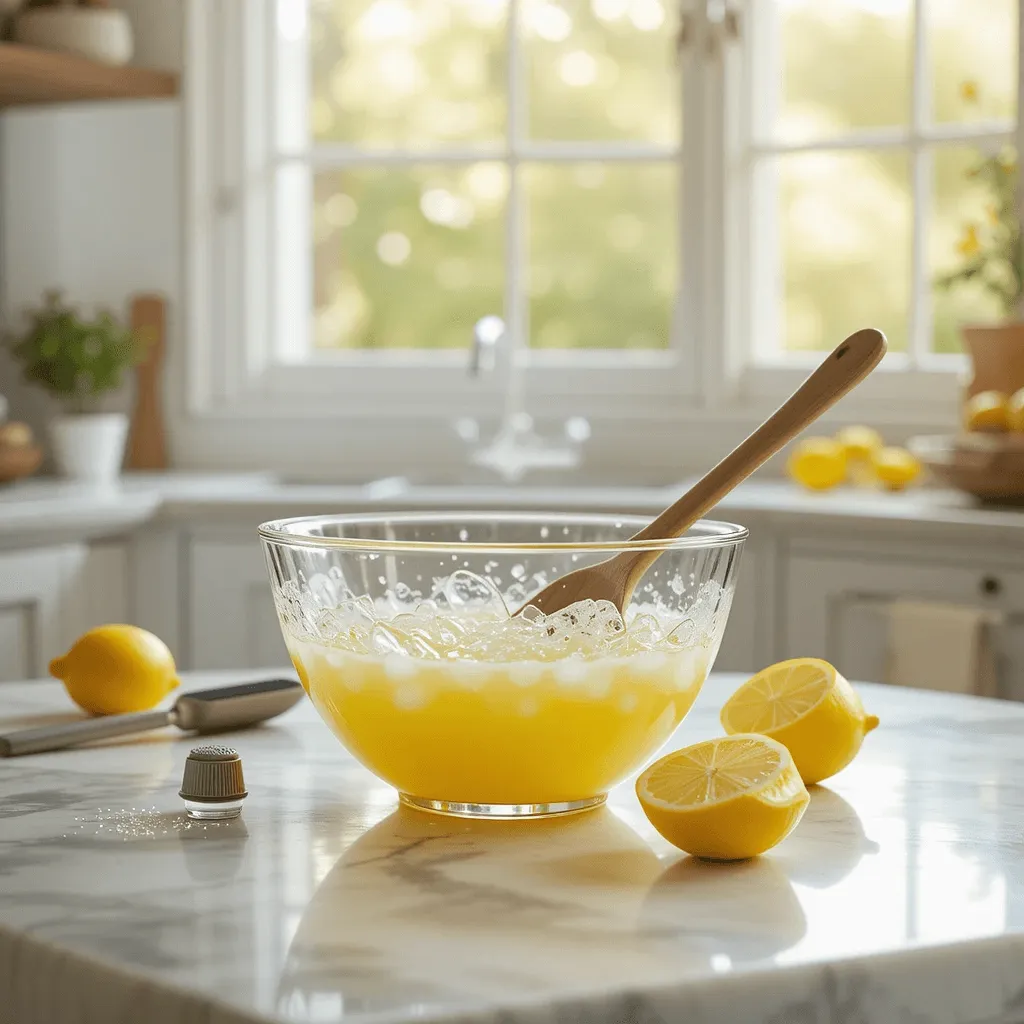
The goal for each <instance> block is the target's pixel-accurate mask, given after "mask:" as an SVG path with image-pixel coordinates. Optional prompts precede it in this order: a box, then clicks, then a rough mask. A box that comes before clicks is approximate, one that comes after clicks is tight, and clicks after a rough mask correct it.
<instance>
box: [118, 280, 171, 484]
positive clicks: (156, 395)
mask: <svg viewBox="0 0 1024 1024" xmlns="http://www.w3.org/2000/svg"><path fill="white" fill-rule="evenodd" d="M131 328H132V331H133V332H134V333H135V335H136V337H138V338H139V339H140V340H141V341H142V343H143V344H144V345H145V355H144V357H143V361H142V362H141V363H140V364H139V365H138V367H137V368H136V371H135V409H134V411H133V412H132V422H131V433H130V434H129V440H128V460H127V467H128V469H148V470H154V469H166V468H167V443H166V438H165V435H164V416H163V404H162V398H161V383H162V376H163V366H164V356H165V354H166V353H165V349H166V335H167V304H166V303H165V302H164V299H163V297H162V296H160V295H137V296H135V298H134V299H132V305H131Z"/></svg>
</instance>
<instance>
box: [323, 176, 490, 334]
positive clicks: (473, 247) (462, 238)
mask: <svg viewBox="0 0 1024 1024" xmlns="http://www.w3.org/2000/svg"><path fill="white" fill-rule="evenodd" d="M507 191H508V172H507V170H506V168H505V167H504V165H502V164H494V163H480V164H473V165H470V166H467V167H422V166H421V167H415V168H409V169H404V168H403V169H376V168H374V169H360V170H350V171H344V172H331V173H328V174H321V175H319V176H318V177H317V179H316V185H315V191H314V214H313V229H314V237H315V244H316V258H315V271H314V278H315V283H314V288H315V295H314V303H315V333H314V338H315V344H316V346H317V347H318V348H321V349H332V348H350V349H351V348H356V349H381V348H389V349H424V348H462V347H468V346H469V343H470V337H471V334H472V329H473V324H474V323H475V322H476V321H477V320H478V319H479V318H480V317H481V316H484V315H486V314H488V313H498V314H500V313H501V311H502V308H503V303H504V287H505V272H504V264H503V246H504V234H505V230H504V223H505V222H504V208H505V197H506V193H507Z"/></svg>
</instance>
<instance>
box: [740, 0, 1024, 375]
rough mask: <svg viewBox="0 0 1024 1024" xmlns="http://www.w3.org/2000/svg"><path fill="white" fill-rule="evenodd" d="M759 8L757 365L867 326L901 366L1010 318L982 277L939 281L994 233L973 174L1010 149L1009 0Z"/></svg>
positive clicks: (813, 0)
mask: <svg viewBox="0 0 1024 1024" xmlns="http://www.w3.org/2000/svg"><path fill="white" fill-rule="evenodd" d="M752 12H753V15H754V18H755V21H754V24H753V25H752V31H751V33H750V68H751V78H750V85H751V86H752V104H751V122H750V123H751V129H752V131H751V146H750V174H751V178H750V184H749V186H748V187H749V190H750V195H751V197H752V198H751V204H752V205H751V210H752V231H751V242H752V244H751V249H750V251H751V253H752V267H751V274H752V279H753V281H754V295H755V296H756V297H757V299H758V300H759V303H760V305H759V308H758V314H757V319H758V321H759V322H760V323H761V324H763V325H768V329H767V330H764V331H762V332H761V333H760V334H759V337H758V338H757V339H756V341H755V345H756V347H755V349H754V357H755V359H757V360H759V361H763V362H772V361H776V362H777V361H779V360H785V359H786V358H787V357H788V356H791V355H792V354H794V353H800V352H806V351H815V350H822V349H829V348H831V347H832V346H833V345H834V344H835V339H836V338H837V337H840V336H841V335H842V334H843V333H845V332H846V331H847V330H848V329H849V328H850V327H851V326H852V325H855V324H857V323H860V322H871V323H873V324H875V325H877V326H879V327H881V328H882V329H883V330H884V331H885V332H886V334H887V336H888V338H889V344H890V350H891V351H893V352H895V353H898V354H900V355H901V356H902V357H903V358H902V359H901V360H900V361H899V363H898V365H905V366H907V367H928V366H932V367H940V368H941V366H942V365H943V360H942V358H941V357H942V356H944V355H948V354H950V353H956V352H958V351H959V341H958V337H957V325H958V324H959V323H961V322H964V321H965V320H966V321H974V322H978V321H984V320H992V319H995V318H998V317H999V316H1000V315H1004V314H1003V312H1002V310H1001V308H1000V304H999V302H998V301H997V299H996V297H995V296H994V294H993V293H992V292H991V291H989V290H986V289H985V288H983V287H981V286H980V285H978V284H974V285H969V286H967V287H959V288H956V289H952V290H947V289H942V288H939V287H937V286H936V284H935V282H936V281H937V279H939V278H940V277H941V276H942V275H943V274H944V273H948V272H949V271H950V270H952V269H954V268H955V266H956V264H957V262H958V261H959V260H960V259H961V257H962V255H963V254H962V253H958V247H959V249H961V250H963V249H965V248H967V249H969V248H970V246H971V244H972V238H973V235H972V232H978V231H980V232H987V231H991V230H992V229H993V226H992V223H991V221H992V219H993V217H994V216H995V215H996V213H997V210H996V205H997V203H998V200H999V196H998V195H997V194H996V193H995V192H994V190H992V189H991V188H990V187H989V185H988V182H987V181H986V180H985V179H984V178H983V177H980V176H977V175H976V174H975V169H976V168H977V167H978V166H979V165H980V164H981V163H982V161H983V160H984V159H985V157H986V156H988V155H991V154H999V155H1000V159H1003V160H1006V161H1012V160H1013V159H1014V154H1013V151H1012V148H1011V147H1012V146H1013V143H1014V141H1015V133H1016V127H1017V126H1016V117H1017V91H1018V85H1017V36H1018V32H1017V0H972V2H971V3H969V4H968V3H963V2H961V0H917V2H916V3H915V2H913V0H775V2H773V3H760V4H755V5H754V6H753V8H752ZM947 362H948V361H947Z"/></svg>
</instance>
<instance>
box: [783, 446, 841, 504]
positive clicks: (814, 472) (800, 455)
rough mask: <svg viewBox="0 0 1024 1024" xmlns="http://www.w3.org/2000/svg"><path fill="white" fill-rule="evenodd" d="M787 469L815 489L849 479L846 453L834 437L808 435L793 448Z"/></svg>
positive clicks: (833, 485) (821, 489)
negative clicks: (847, 477)
mask: <svg viewBox="0 0 1024 1024" xmlns="http://www.w3.org/2000/svg"><path fill="white" fill-rule="evenodd" d="M786 470H787V472H788V473H789V475H790V476H791V477H792V478H793V479H794V480H796V482H797V483H799V484H803V485H804V487H808V488H810V489H811V490H812V491H827V490H828V489H829V488H830V487H835V486H836V485H837V484H841V483H842V482H843V480H845V479H846V456H845V455H844V454H843V449H842V448H841V447H840V446H839V445H838V444H837V443H836V442H835V441H833V440H832V439H831V438H828V437H808V438H806V439H805V440H803V441H801V442H799V444H797V446H796V447H795V448H794V449H793V454H792V455H790V457H789V461H788V462H787V463H786Z"/></svg>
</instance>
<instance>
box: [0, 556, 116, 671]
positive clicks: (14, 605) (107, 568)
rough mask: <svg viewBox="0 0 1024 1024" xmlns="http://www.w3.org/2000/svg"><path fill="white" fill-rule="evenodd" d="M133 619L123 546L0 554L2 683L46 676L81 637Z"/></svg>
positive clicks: (0, 660)
mask: <svg viewBox="0 0 1024 1024" xmlns="http://www.w3.org/2000/svg"><path fill="white" fill-rule="evenodd" d="M128 615H129V608H128V594H127V554H126V550H125V547H124V545H123V544H119V543H99V544H94V545H87V544H61V545H57V546H54V547H49V548H37V549H30V550H28V551H17V552H4V553H3V554H0V682H9V681H11V680H17V679H33V678H36V677H38V676H45V675H46V674H47V665H48V664H49V662H50V660H51V659H52V658H54V657H56V656H57V655H59V654H62V653H63V652H64V651H65V650H67V648H68V646H69V645H70V644H71V642H72V641H73V640H74V639H75V637H77V636H78V635H79V634H80V633H83V632H84V631H85V630H87V629H89V628H91V627H92V626H97V625H100V624H101V623H103V622H123V621H126V619H127V618H128Z"/></svg>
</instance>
